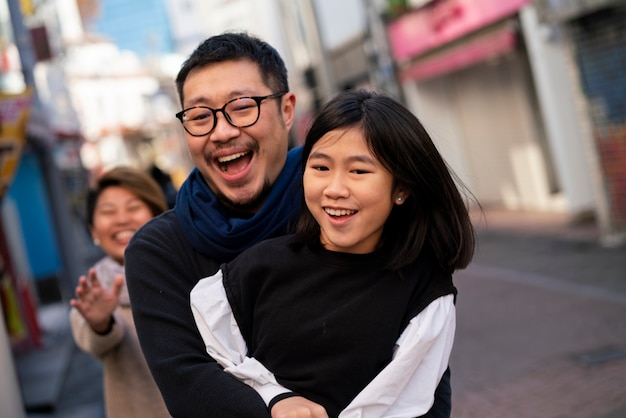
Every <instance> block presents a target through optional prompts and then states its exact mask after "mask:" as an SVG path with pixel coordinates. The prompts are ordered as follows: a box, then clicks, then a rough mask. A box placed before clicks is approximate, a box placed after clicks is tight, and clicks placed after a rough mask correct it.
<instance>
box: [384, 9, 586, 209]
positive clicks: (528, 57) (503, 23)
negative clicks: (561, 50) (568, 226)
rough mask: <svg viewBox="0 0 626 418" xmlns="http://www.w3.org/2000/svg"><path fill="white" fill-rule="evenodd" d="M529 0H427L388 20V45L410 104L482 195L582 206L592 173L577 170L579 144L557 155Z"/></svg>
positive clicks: (526, 205)
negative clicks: (582, 175) (565, 155)
mask: <svg viewBox="0 0 626 418" xmlns="http://www.w3.org/2000/svg"><path fill="white" fill-rule="evenodd" d="M529 3H530V2H529V1H528V0H473V1H469V0H440V1H436V2H427V3H426V4H425V5H423V6H422V7H420V8H418V9H415V10H412V11H409V12H408V13H406V14H405V15H403V16H401V17H400V18H398V19H397V20H394V21H392V22H390V24H389V25H388V36H389V40H390V44H391V50H392V53H393V57H394V60H395V63H396V67H397V69H398V70H397V71H398V76H399V79H400V82H401V84H402V88H403V91H404V94H405V98H406V100H407V102H408V103H409V105H410V107H411V109H412V110H413V111H414V112H415V113H416V114H417V115H418V117H420V118H421V120H422V121H423V123H424V124H425V126H426V128H427V129H428V130H429V132H430V133H431V135H432V136H433V139H434V140H435V142H436V144H437V146H438V148H439V149H440V151H441V152H442V154H443V155H444V157H445V158H446V160H447V161H448V163H449V164H450V165H451V166H452V168H453V169H454V170H455V172H456V173H457V174H458V175H459V176H460V178H461V179H462V181H463V182H464V183H465V184H466V185H467V186H468V187H469V188H470V190H471V191H472V192H473V194H474V195H475V196H476V197H477V198H478V200H479V201H480V202H481V203H482V204H483V205H486V206H489V205H493V206H499V207H504V208H507V209H516V210H539V211H567V212H571V213H575V212H579V211H584V210H586V209H588V208H589V206H590V204H591V203H590V202H591V201H592V199H593V198H592V192H591V185H590V183H589V182H587V183H585V180H584V179H583V180H582V184H581V181H579V179H577V178H575V176H576V175H575V172H576V171H577V170H578V169H579V168H580V166H581V165H582V166H584V165H585V161H584V157H583V156H582V152H583V151H582V148H583V146H582V144H574V145H575V147H574V149H575V150H577V151H576V152H577V154H576V155H573V156H572V157H571V158H570V159H569V160H568V161H562V160H559V158H560V155H559V154H558V153H557V152H556V151H558V150H559V147H558V145H559V141H568V140H567V139H559V138H555V136H558V129H552V130H551V129H550V128H551V127H552V126H551V125H550V123H552V124H555V123H560V122H557V121H556V120H551V119H550V118H549V117H548V116H549V115H548V114H547V105H548V104H549V103H547V101H549V100H553V99H551V98H546V99H545V100H544V98H543V97H541V93H542V91H540V90H539V87H538V84H537V75H538V72H537V68H538V66H537V65H536V64H537V62H533V59H536V60H541V59H542V58H541V57H540V58H536V57H533V56H532V53H531V52H532V51H530V47H529V45H528V44H527V42H528V39H529V31H528V30H527V29H528V28H527V27H526V26H525V25H524V24H523V22H522V20H521V18H520V14H521V12H522V9H523V8H525V7H526V6H528V4H529ZM530 35H532V36H537V34H536V33H531V34H530ZM560 65H564V64H563V63H562V62H561V63H560ZM560 117H561V118H562V119H567V117H568V116H567V115H561V116H560ZM552 132H557V133H556V134H555V135H551V133H552ZM569 141H570V142H571V140H569ZM570 147H571V144H570ZM568 152H571V151H568ZM555 154H556V155H555ZM572 159H574V160H575V162H576V163H575V164H574V166H572V164H571V161H572ZM575 167H577V168H575ZM572 176H574V177H572ZM574 183H577V184H574ZM574 189H579V190H583V192H582V193H580V192H574ZM576 193H578V194H576Z"/></svg>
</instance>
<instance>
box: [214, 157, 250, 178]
mask: <svg viewBox="0 0 626 418" xmlns="http://www.w3.org/2000/svg"><path fill="white" fill-rule="evenodd" d="M246 154H247V152H238V153H236V154H231V155H225V156H223V157H219V158H218V159H217V162H218V164H219V165H220V168H221V169H222V171H223V172H224V173H226V172H227V171H228V163H229V162H231V161H234V160H236V159H237V158H241V157H243V156H244V155H246Z"/></svg>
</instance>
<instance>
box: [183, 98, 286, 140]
mask: <svg viewBox="0 0 626 418" xmlns="http://www.w3.org/2000/svg"><path fill="white" fill-rule="evenodd" d="M287 93H288V92H287V91H283V92H279V93H272V94H268V95H267V96H241V97H235V98H234V99H231V100H229V101H228V102H226V103H225V104H224V106H222V107H220V108H219V109H213V108H212V107H208V106H192V107H188V108H187V109H183V110H181V111H180V112H178V113H177V114H176V119H178V120H179V121H180V123H181V124H182V125H183V128H184V129H185V131H187V133H188V134H189V135H191V136H205V135H208V134H210V133H211V132H213V130H214V129H215V127H216V126H217V113H218V112H222V114H223V115H224V118H225V119H226V121H227V122H228V123H229V124H230V125H231V126H234V127H235V128H247V127H249V126H252V125H254V124H255V123H257V122H258V121H259V118H260V117H261V103H262V102H263V100H268V99H276V98H278V97H282V96H284V95H285V94H287ZM240 99H252V100H254V101H255V102H256V106H257V110H258V112H257V115H256V119H255V120H254V122H252V123H249V124H247V125H241V126H238V125H235V124H234V123H233V121H232V120H231V118H230V115H229V114H228V113H226V106H228V105H229V104H231V103H232V102H234V101H236V100H240ZM192 109H208V110H210V111H211V113H213V126H212V127H211V129H209V131H208V132H206V133H203V134H194V133H191V132H189V129H187V127H186V126H185V121H184V120H183V115H184V114H185V112H187V111H189V110H192Z"/></svg>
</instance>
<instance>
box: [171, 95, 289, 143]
mask: <svg viewBox="0 0 626 418" xmlns="http://www.w3.org/2000/svg"><path fill="white" fill-rule="evenodd" d="M285 94H287V92H281V93H274V94H269V95H267V96H250V97H238V98H236V99H233V100H231V101H229V102H228V103H226V104H225V105H224V106H222V107H221V108H220V109H213V108H210V107H207V106H193V107H190V108H188V109H185V110H182V111H180V112H178V113H177V114H176V118H178V120H180V122H181V123H182V124H183V127H184V128H185V130H186V131H187V132H188V133H189V135H191V136H204V135H208V134H210V133H211V132H212V131H213V129H215V126H216V125H217V112H222V113H223V114H224V117H225V118H226V120H227V121H228V123H230V124H231V125H232V126H234V127H235V128H247V127H248V126H252V125H254V124H255V123H256V122H257V121H258V120H259V116H260V115H261V102H262V101H263V100H267V99H275V98H277V97H281V96H284V95H285Z"/></svg>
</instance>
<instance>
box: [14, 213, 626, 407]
mask: <svg viewBox="0 0 626 418" xmlns="http://www.w3.org/2000/svg"><path fill="white" fill-rule="evenodd" d="M476 225H477V229H478V231H479V241H478V244H479V246H478V250H477V253H476V257H475V260H474V262H473V263H472V265H471V266H470V267H469V268H468V269H467V270H464V271H461V272H458V273H457V274H456V276H455V283H456V285H457V287H458V289H459V296H458V301H457V314H458V326H457V336H456V343H455V347H454V350H453V354H452V360H451V369H452V385H453V413H452V416H453V417H454V418H473V417H481V418H489V417H494V418H496V417H499V418H501V417H516V418H525V417H528V418H531V417H532V418H557V417H567V418H577V417H580V418H618V417H625V416H626V247H624V246H621V247H613V248H606V247H603V246H601V245H599V243H598V242H599V240H598V235H597V234H598V233H597V230H596V229H595V227H594V225H593V224H584V223H582V224H578V225H570V224H568V223H567V222H566V221H565V220H564V219H562V218H561V217H559V216H551V215H545V214H544V215H541V216H538V215H536V214H520V213H512V212H497V211H488V212H487V214H486V220H485V219H479V218H476ZM46 309H47V312H48V313H47V314H46V315H47V317H46V318H45V319H43V320H42V324H43V325H44V331H45V333H44V340H45V341H53V346H54V347H56V351H54V350H53V349H52V348H51V347H48V348H47V351H48V352H50V353H52V352H55V353H56V354H54V355H56V356H57V359H56V360H55V359H50V355H48V357H46V356H45V353H43V352H44V351H46V350H41V351H42V353H36V354H37V355H38V356H40V358H42V359H44V358H45V359H46V364H48V365H49V364H50V362H56V363H54V364H56V366H57V374H56V377H54V376H53V374H54V373H52V372H50V373H48V375H49V379H48V380H47V382H49V387H48V388H47V389H48V392H50V393H53V395H49V398H50V397H52V398H53V401H52V404H55V405H56V408H50V407H48V408H47V409H46V410H40V411H34V410H33V411H32V412H29V414H28V418H44V417H50V418H52V417H54V418H61V417H63V418H75V417H76V418H78V417H81V418H88V417H94V418H100V417H103V416H104V415H103V412H102V399H101V395H100V391H101V387H102V386H101V383H100V379H101V374H100V373H101V371H100V368H99V366H98V364H97V363H96V362H95V361H94V360H92V359H90V358H89V357H87V356H86V355H84V354H83V353H80V352H79V351H78V350H77V349H76V348H75V347H74V346H73V344H71V343H70V342H71V340H69V338H71V337H70V335H69V327H68V325H67V323H66V320H67V319H66V318H67V316H66V313H65V312H64V311H63V309H64V308H63V307H51V308H46ZM44 312H46V311H45V310H44ZM55 315H56V316H55ZM46 338H47V340H46ZM59 347H61V348H63V347H64V348H63V349H59ZM35 357H36V356H35V355H33V356H31V359H30V364H27V363H29V362H28V361H23V359H22V361H18V369H20V368H21V370H20V375H21V376H27V375H28V370H31V371H32V370H33V369H41V368H42V367H44V365H43V364H42V365H40V367H39V368H37V365H36V360H35ZM61 367H64V369H62V370H60V369H59V368H61ZM59 376H60V378H59ZM42 379H44V380H45V376H43V377H42V376H39V377H38V380H39V381H40V382H41V383H43V382H42ZM29 382H31V383H30V386H29V385H26V387H24V392H25V394H27V395H28V396H25V399H31V400H32V401H33V402H34V401H35V400H36V398H37V393H34V392H36V391H37V390H39V391H41V390H42V389H41V388H39V389H36V388H35V387H34V384H35V380H34V379H30V380H29ZM41 383H40V384H39V387H41V386H42V384H41ZM50 385H52V387H50ZM43 386H45V384H44V385H43ZM32 406H33V405H31V407H32ZM49 406H52V405H49ZM40 409H41V408H40Z"/></svg>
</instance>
